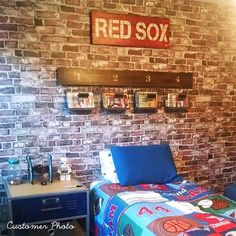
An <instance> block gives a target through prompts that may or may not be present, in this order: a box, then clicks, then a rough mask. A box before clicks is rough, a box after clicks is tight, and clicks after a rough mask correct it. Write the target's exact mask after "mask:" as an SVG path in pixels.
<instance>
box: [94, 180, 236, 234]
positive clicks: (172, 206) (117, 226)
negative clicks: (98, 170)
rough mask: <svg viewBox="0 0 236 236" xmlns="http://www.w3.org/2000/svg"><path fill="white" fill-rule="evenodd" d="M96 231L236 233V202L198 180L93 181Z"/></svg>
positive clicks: (121, 232)
mask: <svg viewBox="0 0 236 236" xmlns="http://www.w3.org/2000/svg"><path fill="white" fill-rule="evenodd" d="M90 202H91V210H92V224H93V229H94V235H96V236H97V235H99V236H113V235H120V236H121V235H122V236H153V235H160V236H176V235H181V236H190V235H191V236H205V235H208V236H218V235H225V236H236V223H235V222H236V202H233V201H230V200H229V199H227V198H225V197H223V196H220V195H216V194H214V192H212V191H210V190H208V189H206V188H204V187H201V186H198V185H197V184H195V183H193V182H187V181H183V182H179V183H171V184H162V185H159V184H143V185H136V186H129V187H121V186H120V185H119V184H111V183H109V182H104V181H99V182H95V183H93V184H92V185H91V195H90Z"/></svg>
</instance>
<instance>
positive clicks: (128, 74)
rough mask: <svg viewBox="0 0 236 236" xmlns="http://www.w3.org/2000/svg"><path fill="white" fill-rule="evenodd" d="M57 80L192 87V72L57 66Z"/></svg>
mask: <svg viewBox="0 0 236 236" xmlns="http://www.w3.org/2000/svg"><path fill="white" fill-rule="evenodd" d="M57 82H58V84H61V85H66V86H111V87H157V88H186V89H188V88H192V85H193V73H174V72H154V71H130V70H122V71H119V70H94V69H80V68H67V67H59V68H58V69H57Z"/></svg>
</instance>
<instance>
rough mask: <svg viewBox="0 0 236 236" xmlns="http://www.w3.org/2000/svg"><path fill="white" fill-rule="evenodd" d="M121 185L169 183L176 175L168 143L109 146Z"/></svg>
mask: <svg viewBox="0 0 236 236" xmlns="http://www.w3.org/2000/svg"><path fill="white" fill-rule="evenodd" d="M110 150H111V153H112V157H113V161H114V165H115V167H116V172H117V175H118V179H119V181H120V185H121V186H127V185H137V184H164V183H170V182H172V181H173V180H174V179H175V178H176V177H177V171H176V167H175V163H174V160H173V157H172V154H171V150H170V146H169V145H168V144H160V145H149V146H123V147H119V146H110Z"/></svg>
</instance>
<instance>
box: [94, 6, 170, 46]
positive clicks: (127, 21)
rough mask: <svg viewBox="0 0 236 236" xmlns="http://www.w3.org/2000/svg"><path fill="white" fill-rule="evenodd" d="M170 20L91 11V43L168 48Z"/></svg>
mask: <svg viewBox="0 0 236 236" xmlns="http://www.w3.org/2000/svg"><path fill="white" fill-rule="evenodd" d="M169 28H170V20H169V19H167V18H157V17H148V16H139V15H133V14H114V13H108V12H100V11H92V44H103V45H116V46H129V47H147V48H169V37H170V31H169Z"/></svg>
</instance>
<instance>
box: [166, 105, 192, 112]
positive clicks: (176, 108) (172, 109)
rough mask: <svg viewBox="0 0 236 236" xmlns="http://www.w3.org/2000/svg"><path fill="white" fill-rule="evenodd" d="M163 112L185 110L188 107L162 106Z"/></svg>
mask: <svg viewBox="0 0 236 236" xmlns="http://www.w3.org/2000/svg"><path fill="white" fill-rule="evenodd" d="M164 109H165V112H187V111H188V107H166V106H165V107H164Z"/></svg>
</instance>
